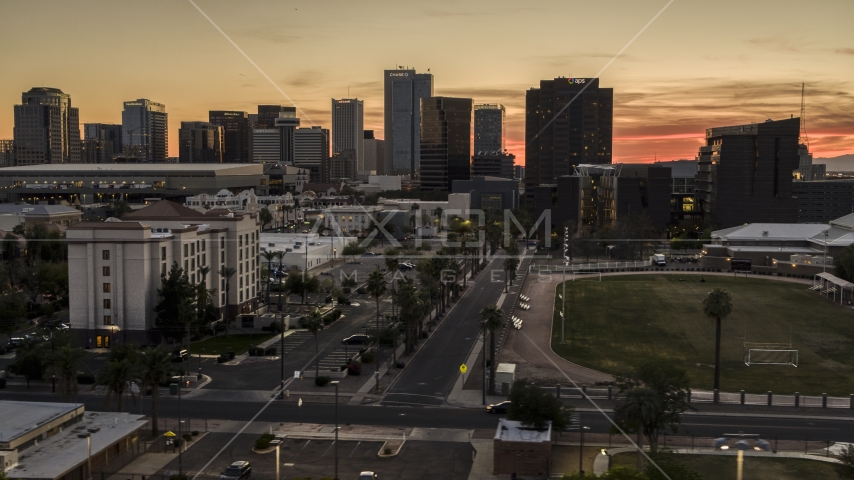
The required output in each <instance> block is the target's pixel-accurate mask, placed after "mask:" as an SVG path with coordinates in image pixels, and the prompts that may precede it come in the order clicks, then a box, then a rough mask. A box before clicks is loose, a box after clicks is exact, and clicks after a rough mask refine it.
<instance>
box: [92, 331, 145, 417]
mask: <svg viewBox="0 0 854 480" xmlns="http://www.w3.org/2000/svg"><path fill="white" fill-rule="evenodd" d="M137 357H138V350H137V349H136V348H135V347H134V346H133V345H130V344H127V345H117V346H116V347H114V348H113V349H112V350H111V351H110V355H109V357H108V358H107V362H106V363H105V364H104V366H103V367H101V370H99V371H98V375H97V376H96V378H95V381H96V383H97V384H98V385H102V386H103V387H104V393H105V395H104V406H105V407H106V406H109V404H110V400H112V399H114V400H115V402H116V411H117V412H121V411H122V399H123V398H124V396H125V394H126V393H128V392H129V390H128V387H129V386H130V383H131V382H132V381H133V380H135V379H136V375H135V374H136V360H137ZM129 393H130V395H131V399H132V400H134V401H135V400H136V397H135V396H134V394H133V392H132V391H131V392H129Z"/></svg>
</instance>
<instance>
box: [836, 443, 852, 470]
mask: <svg viewBox="0 0 854 480" xmlns="http://www.w3.org/2000/svg"><path fill="white" fill-rule="evenodd" d="M839 461H840V462H841V463H840V464H838V465H837V466H836V468H837V472H839V476H840V477H842V478H854V445H851V444H848V446H845V447H842V451H841V452H840V454H839Z"/></svg>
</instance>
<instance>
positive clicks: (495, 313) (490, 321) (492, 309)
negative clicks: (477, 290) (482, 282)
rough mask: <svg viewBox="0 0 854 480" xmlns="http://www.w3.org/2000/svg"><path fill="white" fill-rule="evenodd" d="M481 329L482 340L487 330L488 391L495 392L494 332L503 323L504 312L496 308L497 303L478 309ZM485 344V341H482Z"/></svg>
mask: <svg viewBox="0 0 854 480" xmlns="http://www.w3.org/2000/svg"><path fill="white" fill-rule="evenodd" d="M480 319H481V330H483V332H484V340H485V339H486V332H489V380H490V382H489V391H490V393H493V394H494V393H495V332H496V330H498V329H500V328H501V327H502V325H503V324H504V312H502V311H501V309H500V308H498V305H496V304H494V303H493V304H491V305H487V306H485V307H483V309H482V310H481V311H480ZM484 345H485V343H484Z"/></svg>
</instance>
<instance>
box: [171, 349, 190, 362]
mask: <svg viewBox="0 0 854 480" xmlns="http://www.w3.org/2000/svg"><path fill="white" fill-rule="evenodd" d="M188 358H190V353H189V352H187V350H175V351H174V352H172V361H173V362H175V363H178V362H185V361H187V359H188Z"/></svg>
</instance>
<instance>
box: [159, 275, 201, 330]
mask: <svg viewBox="0 0 854 480" xmlns="http://www.w3.org/2000/svg"><path fill="white" fill-rule="evenodd" d="M160 282H161V286H160V288H159V289H158V290H157V295H158V297H159V301H158V303H157V305H156V306H155V307H154V311H155V313H156V314H157V317H156V318H155V319H154V323H155V325H156V326H157V328H158V329H159V330H160V331H161V332H162V334H163V335H164V336H166V337H168V338H175V339H181V338H182V337H183V336H184V331H185V330H186V332H187V336H188V338H189V330H190V325H191V324H192V323H193V322H194V321H195V319H196V315H195V311H196V306H195V299H196V293H197V292H196V288H195V287H194V286H193V285H191V284H190V279H189V278H187V273H186V272H184V269H182V268H181V267H179V266H178V263H177V262H176V263H173V264H172V268H171V269H169V273H168V274H167V275H165V276H163V277H161V278H160Z"/></svg>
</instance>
